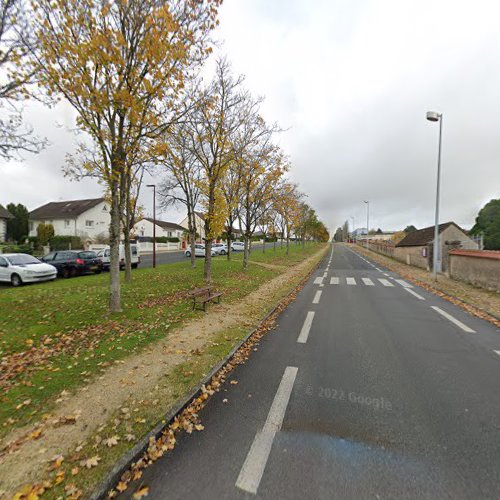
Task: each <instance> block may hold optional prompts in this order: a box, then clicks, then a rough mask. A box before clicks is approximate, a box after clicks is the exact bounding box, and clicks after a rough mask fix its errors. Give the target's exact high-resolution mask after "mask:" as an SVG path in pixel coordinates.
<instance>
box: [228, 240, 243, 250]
mask: <svg viewBox="0 0 500 500" xmlns="http://www.w3.org/2000/svg"><path fill="white" fill-rule="evenodd" d="M231 250H232V251H233V252H243V251H244V250H245V243H243V242H242V241H233V242H232V243H231Z"/></svg>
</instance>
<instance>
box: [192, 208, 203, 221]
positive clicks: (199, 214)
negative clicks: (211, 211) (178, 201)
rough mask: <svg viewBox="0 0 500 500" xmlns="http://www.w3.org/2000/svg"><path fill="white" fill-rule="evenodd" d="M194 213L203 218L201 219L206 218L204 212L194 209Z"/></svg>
mask: <svg viewBox="0 0 500 500" xmlns="http://www.w3.org/2000/svg"><path fill="white" fill-rule="evenodd" d="M194 213H195V214H196V215H197V216H198V217H199V218H200V219H201V220H205V214H204V213H203V212H197V211H196V210H195V211H194Z"/></svg>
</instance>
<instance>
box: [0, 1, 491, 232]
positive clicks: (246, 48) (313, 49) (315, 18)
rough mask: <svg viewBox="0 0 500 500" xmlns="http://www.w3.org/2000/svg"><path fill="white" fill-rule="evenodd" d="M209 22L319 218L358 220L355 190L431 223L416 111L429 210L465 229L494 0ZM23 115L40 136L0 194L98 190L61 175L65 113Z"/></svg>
mask: <svg viewBox="0 0 500 500" xmlns="http://www.w3.org/2000/svg"><path fill="white" fill-rule="evenodd" d="M220 21H221V25H220V29H219V30H218V32H217V36H218V38H219V39H221V40H224V43H223V45H222V47H221V49H220V52H221V53H224V54H227V55H228V57H229V59H230V60H231V62H232V64H233V67H234V70H235V72H237V73H243V74H245V75H246V85H247V87H248V88H249V89H250V90H251V91H252V92H254V93H255V94H257V95H265V96H266V101H265V103H264V106H263V112H264V115H265V117H266V118H267V119H268V120H269V121H278V122H279V123H280V125H281V126H282V127H284V128H289V130H288V131H287V132H285V133H283V134H282V136H281V138H280V143H281V145H282V146H283V148H284V150H285V151H286V152H287V153H288V154H289V155H290V156H291V160H292V164H293V171H292V173H291V176H292V178H293V179H294V180H295V181H296V182H298V183H299V185H300V186H301V188H302V190H303V191H305V192H306V193H307V195H308V200H309V203H310V204H311V205H312V206H313V207H314V208H315V209H316V210H317V211H318V213H319V215H320V217H321V218H322V220H323V221H324V222H325V223H326V224H327V226H329V227H330V228H335V227H337V226H339V225H341V224H342V222H343V221H344V220H346V219H349V221H350V217H351V216H353V217H355V221H356V226H364V225H366V222H365V221H366V210H365V206H364V204H363V200H366V199H368V200H370V203H371V211H370V226H371V227H375V228H376V227H381V228H382V229H386V230H396V229H402V228H404V227H405V226H406V225H407V224H414V225H415V226H417V227H424V226H428V225H431V224H432V223H433V217H434V215H433V214H434V197H435V184H436V182H435V181H436V160H437V138H438V125H437V124H433V123H430V122H427V121H426V120H425V113H426V111H427V110H437V111H441V112H443V114H444V122H443V177H442V183H443V189H442V202H441V214H442V216H441V220H442V221H448V220H454V221H455V222H457V223H458V224H460V225H463V226H464V227H466V228H469V227H470V226H471V225H472V224H473V223H474V218H475V215H476V214H477V211H478V210H479V209H480V208H481V206H482V205H483V204H484V203H485V202H487V201H488V200H489V199H491V198H499V197H500V99H499V97H500V3H499V2H497V1H495V0H491V1H481V0H479V1H478V0H476V1H475V2H470V1H460V0H459V1H457V0H432V1H429V0H419V1H407V0H356V1H352V0H351V1H349V0H343V1H335V0H308V1H305V0H272V2H271V1H269V0H253V1H251V0H246V1H243V0H239V1H236V0H226V1H225V4H224V5H223V7H222V9H221V17H220ZM26 116H27V118H28V120H29V121H31V122H32V123H33V125H34V126H35V128H36V129H37V131H38V132H39V133H40V134H44V135H46V136H47V137H48V138H49V139H50V140H51V142H52V145H51V146H50V147H49V148H48V149H47V150H46V151H45V152H43V153H42V154H40V155H38V156H28V157H27V158H26V161H25V162H24V163H17V162H11V163H3V164H0V172H1V176H2V183H1V189H0V203H2V204H4V205H5V204H6V203H8V202H10V201H14V202H21V203H25V204H26V205H27V206H28V208H30V209H33V208H35V207H36V206H38V205H40V204H43V203H45V202H47V201H51V200H58V199H77V198H83V197H92V196H98V195H100V193H101V190H100V188H99V186H98V185H97V184H96V183H95V182H92V181H86V182H80V183H76V182H70V181H69V180H68V179H64V178H63V175H62V173H61V166H62V165H63V163H64V156H65V154H66V153H67V152H69V151H71V150H72V148H73V144H74V142H75V137H74V136H72V135H71V134H70V133H68V132H67V130H66V129H67V128H70V127H71V126H72V125H73V120H74V116H73V113H72V111H71V110H70V109H68V108H67V107H65V106H64V105H59V106H58V107H57V108H56V109H52V110H48V109H45V108H43V107H42V106H40V105H30V106H29V108H28V109H27V113H26ZM158 180H159V179H158ZM142 198H143V201H144V205H145V206H146V209H147V210H148V209H149V207H150V196H149V194H146V193H144V194H143V197H142ZM162 218H165V219H172V220H175V221H177V220H179V219H180V215H179V214H177V213H175V212H172V213H168V214H164V216H163V217H162Z"/></svg>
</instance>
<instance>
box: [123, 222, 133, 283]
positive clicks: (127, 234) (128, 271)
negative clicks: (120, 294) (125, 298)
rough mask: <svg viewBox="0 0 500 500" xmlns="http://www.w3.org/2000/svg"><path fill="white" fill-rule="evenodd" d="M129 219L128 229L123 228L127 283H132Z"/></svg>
mask: <svg viewBox="0 0 500 500" xmlns="http://www.w3.org/2000/svg"><path fill="white" fill-rule="evenodd" d="M128 223H129V222H128V217H127V227H124V228H123V237H124V239H125V244H124V250H125V282H126V283H130V282H131V281H132V255H131V252H130V227H129V226H128Z"/></svg>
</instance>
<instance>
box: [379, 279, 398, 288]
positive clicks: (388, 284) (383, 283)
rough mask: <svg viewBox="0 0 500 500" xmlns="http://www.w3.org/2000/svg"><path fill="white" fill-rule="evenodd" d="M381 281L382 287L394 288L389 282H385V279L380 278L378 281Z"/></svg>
mask: <svg viewBox="0 0 500 500" xmlns="http://www.w3.org/2000/svg"><path fill="white" fill-rule="evenodd" d="M378 280H379V281H380V283H382V285H384V286H394V285H393V284H392V283H391V282H390V281H389V280H385V279H383V278H379V279H378Z"/></svg>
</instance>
